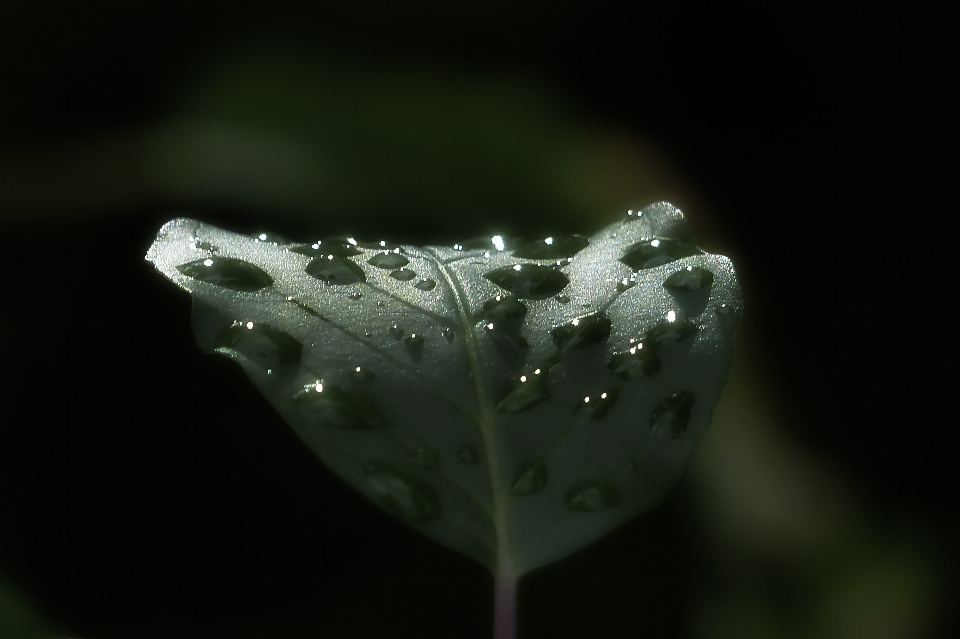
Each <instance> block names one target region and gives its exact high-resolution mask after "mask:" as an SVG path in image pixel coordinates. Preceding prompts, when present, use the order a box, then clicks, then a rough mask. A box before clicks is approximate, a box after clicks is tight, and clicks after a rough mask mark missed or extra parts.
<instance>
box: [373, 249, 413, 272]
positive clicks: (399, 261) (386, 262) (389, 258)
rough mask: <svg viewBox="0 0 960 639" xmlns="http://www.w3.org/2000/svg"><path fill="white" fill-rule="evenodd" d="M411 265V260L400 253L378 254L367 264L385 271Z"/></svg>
mask: <svg viewBox="0 0 960 639" xmlns="http://www.w3.org/2000/svg"><path fill="white" fill-rule="evenodd" d="M409 263H410V260H408V259H407V258H405V257H404V256H402V255H400V254H399V253H377V254H376V255H374V256H373V257H371V258H370V259H369V260H367V264H369V265H371V266H376V267H377V268H385V269H394V268H400V267H401V266H406V265H407V264H409Z"/></svg>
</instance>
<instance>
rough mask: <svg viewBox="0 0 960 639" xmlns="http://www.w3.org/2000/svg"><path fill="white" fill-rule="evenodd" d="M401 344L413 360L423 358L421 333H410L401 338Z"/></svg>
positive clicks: (416, 360) (417, 360)
mask: <svg viewBox="0 0 960 639" xmlns="http://www.w3.org/2000/svg"><path fill="white" fill-rule="evenodd" d="M403 345H404V346H405V347H406V349H407V354H408V355H410V357H411V358H412V359H413V361H415V362H419V361H420V360H421V358H423V335H420V334H419V333H411V334H410V335H407V336H405V337H404V338H403Z"/></svg>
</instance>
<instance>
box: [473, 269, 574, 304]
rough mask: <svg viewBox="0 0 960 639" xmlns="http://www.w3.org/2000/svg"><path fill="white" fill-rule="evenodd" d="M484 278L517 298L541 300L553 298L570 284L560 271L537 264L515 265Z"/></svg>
mask: <svg viewBox="0 0 960 639" xmlns="http://www.w3.org/2000/svg"><path fill="white" fill-rule="evenodd" d="M484 277H485V278H487V279H488V280H490V281H491V282H493V283H494V284H496V285H497V286H500V287H501V288H505V289H507V290H508V291H510V292H511V293H513V294H514V295H516V296H517V297H522V298H526V299H532V300H542V299H546V298H548V297H553V296H554V295H556V294H557V293H559V292H560V291H562V290H563V289H564V288H566V286H567V284H569V283H570V280H569V278H567V276H566V275H564V274H563V273H562V272H561V271H558V270H556V269H554V268H552V267H547V266H540V265H538V264H515V265H513V266H505V267H503V268H498V269H495V270H493V271H490V272H489V273H487V274H486V275H484Z"/></svg>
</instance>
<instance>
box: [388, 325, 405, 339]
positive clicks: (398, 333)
mask: <svg viewBox="0 0 960 639" xmlns="http://www.w3.org/2000/svg"><path fill="white" fill-rule="evenodd" d="M389 330H390V334H391V335H393V338H394V339H403V336H404V334H405V333H406V331H404V330H403V329H402V328H400V327H399V326H397V325H396V324H394V325H393V326H391V327H390V329H389Z"/></svg>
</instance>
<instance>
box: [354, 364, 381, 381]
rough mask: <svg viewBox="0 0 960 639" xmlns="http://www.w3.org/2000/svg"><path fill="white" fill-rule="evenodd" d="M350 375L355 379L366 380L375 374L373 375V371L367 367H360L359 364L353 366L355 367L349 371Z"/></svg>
mask: <svg viewBox="0 0 960 639" xmlns="http://www.w3.org/2000/svg"><path fill="white" fill-rule="evenodd" d="M350 377H352V378H353V379H356V380H360V381H364V382H368V381H370V380H371V379H373V378H374V377H376V375H374V373H373V371H371V370H369V369H366V368H361V367H360V366H355V367H354V368H353V369H352V370H351V371H350Z"/></svg>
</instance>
